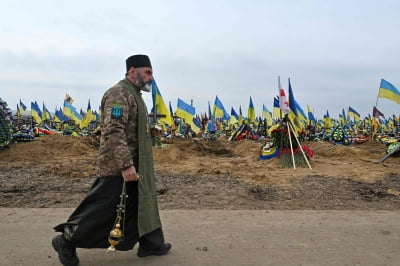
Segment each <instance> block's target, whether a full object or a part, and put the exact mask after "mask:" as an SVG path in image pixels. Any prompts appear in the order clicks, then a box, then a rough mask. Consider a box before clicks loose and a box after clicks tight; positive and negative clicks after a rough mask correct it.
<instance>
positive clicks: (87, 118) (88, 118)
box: [79, 99, 96, 128]
mask: <svg viewBox="0 0 400 266" xmlns="http://www.w3.org/2000/svg"><path fill="white" fill-rule="evenodd" d="M82 117H83V118H82V120H81V122H80V124H79V127H80V128H86V127H89V125H90V122H92V121H93V120H96V116H95V115H94V113H93V111H92V107H91V106H90V99H89V100H88V106H87V109H86V114H85V115H83V116H82Z"/></svg>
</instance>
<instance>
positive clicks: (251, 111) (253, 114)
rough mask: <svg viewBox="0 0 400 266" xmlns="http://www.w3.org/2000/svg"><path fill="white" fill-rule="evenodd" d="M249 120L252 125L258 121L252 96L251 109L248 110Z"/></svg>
mask: <svg viewBox="0 0 400 266" xmlns="http://www.w3.org/2000/svg"><path fill="white" fill-rule="evenodd" d="M247 118H248V119H249V122H250V123H254V120H255V119H256V111H255V110H254V104H253V100H252V99H251V96H250V103H249V109H248V110H247Z"/></svg>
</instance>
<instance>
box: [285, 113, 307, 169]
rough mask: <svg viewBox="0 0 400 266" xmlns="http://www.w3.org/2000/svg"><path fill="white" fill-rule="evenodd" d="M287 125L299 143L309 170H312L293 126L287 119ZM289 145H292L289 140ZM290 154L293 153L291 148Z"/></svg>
mask: <svg viewBox="0 0 400 266" xmlns="http://www.w3.org/2000/svg"><path fill="white" fill-rule="evenodd" d="M288 126H289V128H290V130H292V131H293V135H294V138H295V139H296V141H297V144H298V145H299V147H300V150H301V152H302V153H303V156H304V159H305V160H306V162H307V165H308V168H310V170H312V168H311V165H310V162H309V161H308V159H307V155H306V153H305V152H304V150H303V147H301V143H300V141H299V139H298V138H297V136H296V134H295V133H294V128H293V126H292V124H291V123H290V121H288ZM290 130H289V132H290ZM289 137H290V134H289ZM290 146H292V143H291V142H290ZM292 154H293V150H292Z"/></svg>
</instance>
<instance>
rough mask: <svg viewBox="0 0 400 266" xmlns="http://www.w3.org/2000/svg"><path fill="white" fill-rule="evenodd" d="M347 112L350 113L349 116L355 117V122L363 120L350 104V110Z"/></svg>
mask: <svg viewBox="0 0 400 266" xmlns="http://www.w3.org/2000/svg"><path fill="white" fill-rule="evenodd" d="M347 114H348V115H349V117H353V118H354V121H355V122H357V121H360V120H361V116H360V114H359V113H358V112H357V111H356V110H355V109H353V108H351V107H350V106H349V111H348V112H347Z"/></svg>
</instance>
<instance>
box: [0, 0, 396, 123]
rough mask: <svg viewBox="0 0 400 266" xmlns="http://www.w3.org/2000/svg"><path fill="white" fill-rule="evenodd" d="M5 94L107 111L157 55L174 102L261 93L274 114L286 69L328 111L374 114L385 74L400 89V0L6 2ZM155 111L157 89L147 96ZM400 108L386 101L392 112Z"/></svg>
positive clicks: (307, 97) (231, 101) (2, 24)
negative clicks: (127, 79)
mask: <svg viewBox="0 0 400 266" xmlns="http://www.w3.org/2000/svg"><path fill="white" fill-rule="evenodd" d="M1 2H2V5H1V6H2V7H1V9H0V36H1V41H0V97H1V98H3V99H5V100H6V101H7V102H8V104H9V106H11V107H12V108H13V109H16V104H17V103H18V102H19V99H20V98H21V99H22V102H23V103H25V104H26V105H27V106H28V107H29V108H30V102H31V101H37V102H38V103H39V105H40V106H41V104H42V102H43V101H44V102H45V104H46V106H47V108H48V109H49V110H50V111H52V112H53V111H54V108H55V107H56V106H57V107H60V106H62V104H63V100H64V96H65V94H66V93H68V94H69V95H70V96H71V97H72V98H73V99H74V100H75V101H74V106H75V107H77V108H78V109H80V108H82V109H84V110H86V107H87V101H88V99H90V100H91V105H92V108H93V109H98V106H99V104H100V100H101V97H102V95H103V93H104V92H105V91H106V90H107V89H108V88H109V87H111V86H112V85H114V84H115V83H116V82H118V81H119V80H120V79H122V78H123V77H124V73H125V59H126V58H127V57H128V56H130V55H132V54H136V53H142V54H148V55H149V56H150V58H151V61H152V65H153V71H154V77H155V79H156V82H157V84H158V87H159V89H160V91H161V94H162V96H163V98H164V101H165V102H166V104H168V102H169V101H171V102H172V106H173V109H174V110H175V109H176V104H177V99H178V98H181V99H182V100H184V101H186V102H187V103H190V101H191V99H193V103H194V107H195V108H196V112H197V113H199V112H206V111H207V108H208V102H210V104H211V107H212V106H213V104H214V100H215V96H216V95H218V97H219V98H220V100H221V101H222V103H223V104H224V106H225V109H227V111H228V112H229V113H230V109H231V107H234V108H235V109H236V111H238V109H239V106H241V107H242V111H243V113H244V114H247V108H248V106H249V98H250V96H251V97H252V99H253V103H254V107H255V109H256V114H261V111H262V105H263V104H265V105H266V106H267V108H268V109H269V110H270V111H272V103H273V97H274V96H275V95H277V93H278V82H277V80H278V76H280V77H281V80H282V85H283V87H284V89H285V90H287V88H288V84H287V79H288V78H290V79H291V85H292V88H293V92H294V96H295V99H296V100H297V102H298V103H299V104H300V105H301V106H302V107H303V109H304V111H307V105H309V106H310V107H311V108H312V109H314V112H315V114H316V116H317V117H318V118H322V116H323V114H324V113H326V111H327V110H329V113H330V115H331V117H338V115H339V113H341V111H342V109H343V108H345V109H347V108H348V106H351V107H352V108H354V109H355V110H357V111H358V112H359V113H360V114H361V116H363V117H364V116H365V115H367V114H368V113H372V107H373V106H374V105H375V104H376V101H377V94H378V89H379V84H380V80H381V78H384V79H385V80H387V81H389V82H391V83H392V84H393V85H394V86H396V87H397V88H398V89H400V71H399V70H400V34H399V32H400V30H399V29H400V16H399V14H400V13H399V10H400V1H396V0H392V1H390V0H381V1H376V0H374V1H372V0H371V1H370V0H315V1H311V0H310V1H302V0H298V1H295V0H292V1H289V0H281V1H276V0H275V1H269V0H258V1H257V0H248V1H243V0H230V1H228V0H226V1H222V0H202V1H192V0H176V1H175V0H168V1H161V0H158V1H153V0H146V1H132V0H130V1H117V0H115V1H99V0H97V1H92V0H90V1H88V0H86V1H83V0H79V1H75V0H68V1H65V0H64V1H58V0H47V1H45V0H35V1H31V0H2V1H1ZM144 97H145V100H146V103H147V104H148V108H149V109H150V108H151V94H150V93H148V94H146V95H144ZM399 107H400V106H399V105H398V104H396V103H394V102H392V101H389V100H386V99H379V100H378V109H379V110H381V111H382V112H383V113H384V114H385V115H386V116H389V115H392V114H396V115H399V114H400V108H399Z"/></svg>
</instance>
